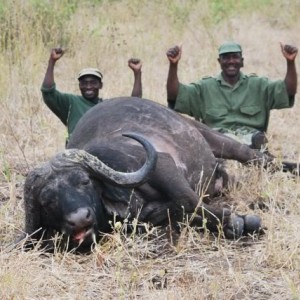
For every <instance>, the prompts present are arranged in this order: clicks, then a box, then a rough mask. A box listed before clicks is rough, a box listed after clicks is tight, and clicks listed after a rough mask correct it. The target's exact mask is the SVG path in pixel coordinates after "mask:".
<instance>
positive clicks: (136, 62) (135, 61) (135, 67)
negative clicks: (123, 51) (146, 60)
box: [128, 58, 142, 73]
mask: <svg viewBox="0 0 300 300" xmlns="http://www.w3.org/2000/svg"><path fill="white" fill-rule="evenodd" d="M128 67H129V68H130V69H131V70H132V71H133V72H134V73H138V72H140V71H141V69H142V61H141V60H140V59H139V58H130V59H129V60H128Z"/></svg>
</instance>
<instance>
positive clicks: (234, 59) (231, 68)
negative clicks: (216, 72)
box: [218, 52, 244, 77]
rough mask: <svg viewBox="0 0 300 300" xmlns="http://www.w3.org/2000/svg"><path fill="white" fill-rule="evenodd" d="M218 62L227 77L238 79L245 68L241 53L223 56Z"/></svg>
mask: <svg viewBox="0 0 300 300" xmlns="http://www.w3.org/2000/svg"><path fill="white" fill-rule="evenodd" d="M218 61H219V63H220V66H221V69H222V71H223V74H224V75H225V76H226V77H236V76H237V75H238V74H239V72H240V69H241V68H242V67H243V66H244V58H243V57H242V53H240V52H231V53H224V54H221V55H220V56H219V58H218Z"/></svg>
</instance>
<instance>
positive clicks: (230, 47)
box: [219, 42, 242, 55]
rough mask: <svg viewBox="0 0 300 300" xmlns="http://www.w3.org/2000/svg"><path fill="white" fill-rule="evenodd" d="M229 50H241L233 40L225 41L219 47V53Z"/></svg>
mask: <svg viewBox="0 0 300 300" xmlns="http://www.w3.org/2000/svg"><path fill="white" fill-rule="evenodd" d="M230 52H242V47H241V45H239V44H238V43H235V42H225V43H224V44H222V45H221V46H220V47H219V55H221V54H224V53H230Z"/></svg>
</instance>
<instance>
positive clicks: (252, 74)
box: [248, 73, 257, 77]
mask: <svg viewBox="0 0 300 300" xmlns="http://www.w3.org/2000/svg"><path fill="white" fill-rule="evenodd" d="M248 76H249V77H257V74H256V73H250V74H248Z"/></svg>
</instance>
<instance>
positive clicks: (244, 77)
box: [216, 72, 247, 87]
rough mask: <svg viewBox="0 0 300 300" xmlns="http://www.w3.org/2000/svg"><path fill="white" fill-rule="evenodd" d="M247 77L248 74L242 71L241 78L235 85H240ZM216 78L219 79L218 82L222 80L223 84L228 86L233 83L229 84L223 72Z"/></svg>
mask: <svg viewBox="0 0 300 300" xmlns="http://www.w3.org/2000/svg"><path fill="white" fill-rule="evenodd" d="M246 77H247V76H246V75H245V74H244V73H242V72H240V78H239V80H238V81H237V83H236V84H235V86H234V87H238V86H239V85H240V84H241V83H242V82H243V81H244V80H245V79H246ZM216 80H217V81H218V82H220V84H221V85H226V86H230V87H231V85H229V84H228V83H227V82H226V81H225V80H224V78H223V76H222V72H221V73H220V74H219V75H217V76H216Z"/></svg>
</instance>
